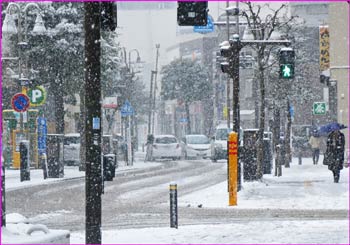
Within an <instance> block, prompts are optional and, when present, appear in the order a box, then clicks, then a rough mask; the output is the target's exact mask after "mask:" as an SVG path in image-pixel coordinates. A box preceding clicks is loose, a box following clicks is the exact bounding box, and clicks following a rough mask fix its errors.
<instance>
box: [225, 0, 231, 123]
mask: <svg viewBox="0 0 350 245" xmlns="http://www.w3.org/2000/svg"><path fill="white" fill-rule="evenodd" d="M228 7H229V1H226V8H228ZM226 27H227V40H230V16H229V14H228V12H226ZM230 87H231V86H230V76H227V83H226V112H227V128H231V115H230V114H231V108H230V107H231V102H230V93H231V91H230V90H231V88H230Z"/></svg>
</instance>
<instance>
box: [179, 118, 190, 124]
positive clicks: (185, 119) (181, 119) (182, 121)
mask: <svg viewBox="0 0 350 245" xmlns="http://www.w3.org/2000/svg"><path fill="white" fill-rule="evenodd" d="M179 122H180V123H187V122H188V120H187V118H180V119H179Z"/></svg>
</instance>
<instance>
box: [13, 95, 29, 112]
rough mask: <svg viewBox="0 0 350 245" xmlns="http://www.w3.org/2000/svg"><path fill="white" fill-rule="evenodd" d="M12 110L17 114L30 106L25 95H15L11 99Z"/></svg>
mask: <svg viewBox="0 0 350 245" xmlns="http://www.w3.org/2000/svg"><path fill="white" fill-rule="evenodd" d="M11 104H12V108H13V109H14V110H15V111H17V112H25V111H26V110H27V109H28V108H29V105H30V102H29V98H28V96H27V95H25V94H21V93H18V94H15V95H14V96H13V97H12V99H11Z"/></svg>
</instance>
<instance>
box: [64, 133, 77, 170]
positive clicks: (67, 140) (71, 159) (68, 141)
mask: <svg viewBox="0 0 350 245" xmlns="http://www.w3.org/2000/svg"><path fill="white" fill-rule="evenodd" d="M63 161H64V164H65V165H68V166H72V165H75V166H78V165H79V163H80V134H79V133H70V134H66V135H64V139H63Z"/></svg>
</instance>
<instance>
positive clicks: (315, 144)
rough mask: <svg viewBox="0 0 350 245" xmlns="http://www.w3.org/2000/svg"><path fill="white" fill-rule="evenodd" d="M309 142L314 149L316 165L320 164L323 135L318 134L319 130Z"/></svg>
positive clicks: (313, 156)
mask: <svg viewBox="0 0 350 245" xmlns="http://www.w3.org/2000/svg"><path fill="white" fill-rule="evenodd" d="M309 144H310V146H311V149H312V161H313V163H314V165H316V164H318V159H319V157H320V145H321V137H319V135H318V134H317V132H314V133H313V134H312V135H311V137H310V139H309Z"/></svg>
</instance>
